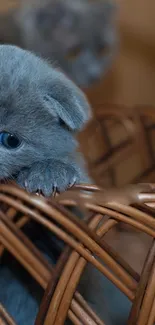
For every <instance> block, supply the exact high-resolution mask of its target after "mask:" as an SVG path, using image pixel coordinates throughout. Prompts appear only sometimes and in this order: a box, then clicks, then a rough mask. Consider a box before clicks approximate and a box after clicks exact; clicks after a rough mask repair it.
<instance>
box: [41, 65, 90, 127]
mask: <svg viewBox="0 0 155 325" xmlns="http://www.w3.org/2000/svg"><path fill="white" fill-rule="evenodd" d="M54 74H55V76H54ZM46 86H47V89H46V94H44V105H45V107H46V108H47V109H48V111H49V113H50V114H51V115H52V116H55V117H58V118H59V119H61V120H62V121H63V122H64V123H65V124H66V126H67V127H68V128H69V129H70V130H72V131H78V130H80V129H81V128H82V127H83V125H84V124H85V122H87V121H88V120H89V118H90V117H91V109H90V106H89V103H88V101H87V99H86V97H85V95H84V94H83V92H82V91H81V90H80V89H79V88H78V87H77V86H76V85H75V84H74V83H73V82H72V81H70V80H69V79H68V78H66V77H65V76H64V75H63V74H61V73H59V72H57V71H56V72H55V71H53V78H51V81H50V82H48V84H46Z"/></svg>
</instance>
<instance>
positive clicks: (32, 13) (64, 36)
mask: <svg viewBox="0 0 155 325" xmlns="http://www.w3.org/2000/svg"><path fill="white" fill-rule="evenodd" d="M114 12H115V7H114V5H113V3H111V2H110V1H109V0H106V1H103V0H96V1H92V0H65V1H64V0H46V1H44V2H43V1H41V2H38V1H37V2H36V1H34V5H32V0H30V1H29V2H28V3H27V4H26V5H25V2H24V5H23V7H22V10H21V16H20V18H21V19H20V25H21V28H22V29H23V30H24V36H25V35H26V38H25V39H26V43H27V46H28V48H31V49H32V50H34V51H36V52H38V53H39V54H41V55H43V56H44V57H48V58H54V59H55V60H56V61H57V62H58V64H60V66H61V67H62V68H63V70H64V71H66V72H67V73H68V74H69V75H70V76H71V77H72V78H73V80H74V81H75V82H76V83H78V84H79V85H82V86H83V82H82V80H81V79H82V78H81V77H80V78H79V77H78V76H77V75H78V70H81V71H82V74H87V78H85V79H87V81H86V82H85V83H84V85H85V84H86V85H87V84H89V83H92V82H93V81H94V80H95V79H97V78H99V76H100V74H101V73H102V70H103V68H104V66H103V65H104V62H103V59H104V56H107V52H108V51H109V54H110V52H113V48H115V45H116V37H115V28H114V26H113V25H114V24H113V18H114ZM107 65H108V62H107Z"/></svg>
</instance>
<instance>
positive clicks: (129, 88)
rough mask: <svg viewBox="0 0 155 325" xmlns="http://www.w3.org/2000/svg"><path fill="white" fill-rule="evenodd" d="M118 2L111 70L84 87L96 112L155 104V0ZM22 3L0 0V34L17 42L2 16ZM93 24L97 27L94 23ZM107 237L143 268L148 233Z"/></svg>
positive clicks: (109, 65)
mask: <svg viewBox="0 0 155 325" xmlns="http://www.w3.org/2000/svg"><path fill="white" fill-rule="evenodd" d="M103 1H104V0H103ZM25 2H26V1H25ZM94 2H95V1H94ZM96 2H97V0H96ZM64 3H65V0H64ZM115 3H116V4H117V5H118V9H117V13H116V16H115V28H116V29H117V34H118V46H117V50H116V52H115V51H114V52H115V55H114V56H113V59H112V61H111V63H110V64H108V69H107V70H106V71H103V73H101V76H99V77H98V79H96V80H95V82H94V83H93V84H90V85H87V86H83V85H82V86H81V87H82V88H83V89H84V91H85V92H86V94H87V95H88V98H89V100H90V102H91V104H92V107H93V109H94V111H96V112H97V110H98V109H99V108H101V107H102V105H104V103H107V102H108V103H114V104H123V105H128V106H130V105H131V106H134V105H138V104H143V105H144V104H146V105H154V104H155V16H154V13H155V1H154V0H115ZM18 6H19V1H18V0H16V1H15V0H5V1H4V0H1V1H0V12H1V20H0V35H1V37H2V36H3V37H4V38H5V37H6V36H7V37H11V36H10V35H13V37H15V40H16V43H18V42H19V38H20V42H22V41H23V40H22V39H21V35H19V34H20V31H19V30H18V29H16V32H15V34H16V35H15V34H14V33H12V31H13V30H12V27H11V28H10V29H9V22H10V21H11V20H9V19H8V18H7V19H6V18H5V19H4V20H3V19H2V18H4V17H8V16H7V15H8V12H9V15H10V10H12V9H14V8H18ZM9 17H10V16H9ZM11 24H12V22H11ZM3 25H4V26H3ZM93 26H94V28H96V26H95V25H93V24H92V27H93ZM16 27H17V26H16ZM5 32H6V34H7V35H5ZM90 32H91V31H90ZM2 34H3V35H2ZM8 34H9V35H8ZM7 37H6V38H7ZM86 39H87V37H86ZM20 42H19V43H20ZM114 50H115V49H114ZM112 51H113V48H112ZM76 55H77V53H76ZM103 55H104V54H103ZM73 56H75V53H74V55H73ZM62 64H63V63H62ZM133 165H134V164H133ZM128 167H129V166H128ZM130 168H131V165H130ZM125 172H128V170H127V169H126V171H125ZM122 173H123V170H122ZM107 240H108V241H109V242H110V243H111V244H113V245H114V246H115V249H118V251H121V252H122V255H123V256H124V257H125V258H126V256H127V250H128V262H129V263H131V264H134V267H135V269H136V270H137V271H139V270H140V269H141V267H142V264H143V260H144V256H145V253H146V251H147V247H148V246H149V244H150V239H149V238H148V236H144V235H143V234H140V233H139V235H137V233H135V232H132V231H131V230H129V229H128V230H127V229H126V232H125V233H123V234H122V235H120V232H118V231H116V232H115V233H112V234H110V235H109V238H107ZM129 243H130V244H129ZM127 246H128V248H127ZM133 253H134V255H133Z"/></svg>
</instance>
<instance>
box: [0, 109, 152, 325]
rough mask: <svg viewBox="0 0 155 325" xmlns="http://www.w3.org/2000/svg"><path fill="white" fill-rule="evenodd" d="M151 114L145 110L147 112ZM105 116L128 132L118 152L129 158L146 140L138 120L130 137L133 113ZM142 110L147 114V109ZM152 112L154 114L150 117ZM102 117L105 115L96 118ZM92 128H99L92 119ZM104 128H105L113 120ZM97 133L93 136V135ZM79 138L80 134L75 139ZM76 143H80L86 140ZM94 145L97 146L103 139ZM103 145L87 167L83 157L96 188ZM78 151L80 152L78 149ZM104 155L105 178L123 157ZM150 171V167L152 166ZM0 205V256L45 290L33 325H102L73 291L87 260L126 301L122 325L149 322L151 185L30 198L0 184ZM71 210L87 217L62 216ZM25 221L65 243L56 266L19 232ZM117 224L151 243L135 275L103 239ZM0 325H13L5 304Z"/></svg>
mask: <svg viewBox="0 0 155 325" xmlns="http://www.w3.org/2000/svg"><path fill="white" fill-rule="evenodd" d="M150 111H151V110H148V112H150ZM111 112H112V114H113V117H115V116H116V117H117V118H119V121H120V123H123V125H124V126H125V130H126V129H127V130H128V132H129V133H130V145H129V143H128V141H127V142H126V145H127V150H126V151H125V149H124V148H125V144H124V146H123V147H121V146H119V147H117V150H118V149H119V150H120V152H121V154H123V156H124V155H125V157H127V154H130V152H131V150H135V148H137V147H136V146H137V142H138V141H137V138H138V139H140V137H141V135H142V134H143V137H144V134H145V133H144V129H143V130H142V124H141V123H140V118H139V115H137V117H136V120H135V123H138V125H139V129H140V131H139V132H137V130H138V129H136V131H135V125H137V124H134V118H135V115H134V114H133V115H132V111H130V115H129V117H128V115H126V114H125V113H124V112H125V111H118V112H116V111H114V110H110V109H109V111H108V114H109V115H110V114H111ZM143 112H144V113H145V112H146V110H143ZM152 113H153V114H154V112H153V111H152ZM108 114H107V113H106V111H105V112H104V113H103V115H102V116H107V115H108ZM96 119H97V118H96ZM152 120H153V118H152ZM148 121H149V118H148V119H147V118H146V119H145V122H148ZM114 122H115V121H114ZM92 123H96V122H92ZM97 123H98V125H99V126H100V124H99V122H98V121H97ZM109 123H110V127H111V125H113V121H110V122H109ZM114 124H115V123H114ZM93 125H94V124H93ZM151 125H152V124H151ZM149 127H150V124H149ZM88 129H89V130H90V125H88V126H87V129H86V130H85V131H84V134H85V132H87V131H88ZM90 131H91V130H90ZM134 132H136V134H137V135H139V137H136V141H134V136H133V134H134ZM140 132H142V133H140ZM90 134H93V132H90ZM96 134H97V135H98V133H96ZM93 136H94V135H93ZM81 137H82V135H81V136H80V141H81ZM82 138H83V139H84V137H82ZM104 139H105V138H104ZM104 139H103V140H104ZM89 140H90V143H89V145H90V148H91V150H92V148H93V137H92V141H91V138H90V137H89ZM100 140H102V138H101V139H100ZM144 140H145V139H144ZM82 141H84V140H82ZM82 141H81V142H82ZM82 143H84V142H82ZM99 143H100V144H101V141H100V142H99ZM106 145H107V143H106ZM103 146H104V142H103V143H102V146H101V147H99V146H98V147H97V146H96V148H100V149H101V150H100V151H98V150H96V152H95V151H92V157H93V159H94V160H93V159H92V161H91V165H90V157H89V155H88V153H89V152H88V151H87V158H88V165H89V167H91V168H90V173H91V174H92V175H93V177H94V179H95V180H96V182H97V184H98V185H102V184H103V183H102V182H101V181H100V179H101V180H102V179H103V177H102V178H100V177H101V173H100V170H99V169H98V170H97V171H98V173H96V172H94V171H95V170H96V169H95V168H96V167H95V168H94V161H96V160H95V158H96V156H95V154H96V153H99V155H98V158H100V157H102V153H103ZM130 147H131V148H132V149H131V148H130ZM82 148H85V146H84V145H83V146H82ZM96 148H95V149H96ZM106 148H107V147H106ZM122 148H123V149H122ZM87 149H88V147H87ZM129 149H130V150H129ZM143 149H144V150H143ZM136 150H137V149H136ZM146 150H147V145H146V146H145V147H144V148H143V147H142V156H141V157H142V161H143V162H144V163H146V164H144V165H143V166H145V167H146V168H148V165H147V162H148V161H150V160H149V159H150V158H149V155H147V156H146ZM110 152H111V154H112V156H110V155H109V154H108V155H107V156H106V157H107V160H104V163H103V164H102V166H104V164H105V167H103V170H104V171H107V169H108V168H110V176H111V175H113V173H112V174H111V170H112V168H113V166H115V164H116V162H120V160H121V159H120V158H121V157H119V156H117V155H115V151H113V150H111V149H110ZM120 152H119V154H120ZM134 152H135V151H134ZM147 153H148V152H147ZM113 154H114V156H113ZM111 157H112V158H113V157H115V159H113V160H112V162H113V163H115V164H114V165H112V163H111V160H110V159H111ZM116 158H118V160H117V159H116ZM143 158H144V159H143ZM146 158H147V159H148V160H147V159H146ZM107 161H108V164H107V163H106V162H107ZM101 162H102V161H101ZM96 165H97V164H96ZM100 166H101V164H100ZM109 166H110V167H109ZM150 166H151V168H152V166H153V163H151V165H150ZM101 171H102V168H101ZM108 172H109V170H108ZM150 175H151V174H150ZM99 176H100V177H99ZM109 179H110V178H109ZM102 188H103V187H102ZM0 200H1V211H0V242H1V246H0V253H1V255H2V254H3V251H4V248H5V249H7V250H8V251H9V252H10V253H11V254H12V255H13V256H14V257H15V258H16V259H17V260H18V261H19V262H20V263H21V264H22V265H23V266H24V268H25V269H26V270H27V271H28V272H29V273H30V275H31V276H32V277H33V278H35V279H36V281H37V282H38V283H39V284H40V285H41V287H42V288H43V289H44V291H45V293H44V297H43V300H42V303H41V306H40V309H39V312H38V316H37V319H36V322H35V325H43V324H44V325H52V324H56V325H62V324H64V321H65V319H66V318H67V317H68V318H69V319H70V320H71V321H72V323H73V324H75V325H81V324H84V325H90V324H91V325H103V324H104V323H103V321H102V320H100V319H99V317H98V315H96V314H95V313H94V311H93V310H92V309H91V308H90V307H89V306H88V304H87V302H86V301H85V300H84V298H83V297H82V295H81V294H80V293H79V292H78V291H77V285H78V282H79V280H80V278H81V275H82V273H83V271H84V268H85V266H86V264H87V263H88V262H89V263H92V264H93V265H94V266H95V267H96V268H97V269H98V270H99V271H100V272H101V273H103V275H104V276H106V277H107V278H108V279H109V280H110V281H111V282H112V283H113V284H114V285H115V286H116V287H117V288H118V289H119V290H120V291H122V292H123V293H124V294H125V295H126V297H127V298H128V299H129V300H130V301H131V302H132V308H131V311H130V315H129V319H128V325H153V324H154V322H155V242H154V236H155V219H154V214H155V185H154V184H150V185H148V184H144V185H143V184H142V185H135V186H128V187H125V188H123V190H122V189H111V190H110V189H109V190H104V189H99V188H97V187H96V186H89V185H83V186H82V185H81V186H76V187H75V188H73V189H70V190H69V191H67V192H65V193H63V194H60V195H58V196H56V197H55V198H51V199H45V198H43V197H40V196H37V195H30V194H28V193H26V192H24V191H23V190H21V189H18V188H17V187H16V186H14V185H0ZM73 206H74V207H75V206H77V207H78V209H80V210H82V213H84V214H85V218H84V220H83V221H81V220H79V219H78V218H77V217H76V216H75V215H74V214H73V213H71V212H69V211H68V207H73ZM30 220H35V221H36V222H37V223H39V224H41V225H42V227H45V228H47V229H49V230H50V231H51V232H52V233H54V234H55V235H56V236H57V237H58V238H60V239H62V240H63V241H64V242H65V244H66V245H65V249H64V250H63V251H62V253H61V255H60V258H59V259H58V261H57V264H56V266H55V267H53V266H52V265H50V263H49V261H47V260H46V258H45V257H44V256H43V254H42V253H41V252H40V251H39V250H38V249H37V248H36V247H35V246H34V245H33V244H32V242H31V241H30V240H29V239H28V238H27V237H26V236H25V234H24V233H23V231H22V228H23V226H24V225H25V224H26V223H29V222H30ZM120 222H123V223H125V224H127V225H130V226H132V227H133V228H134V229H135V230H137V231H141V232H143V233H145V234H147V235H148V236H149V237H150V238H151V239H152V240H151V245H150V248H149V250H148V253H147V257H146V259H145V262H144V265H143V270H142V272H141V273H137V272H135V270H134V269H133V268H132V266H131V265H130V264H129V263H127V262H126V261H125V260H124V259H123V258H122V257H121V256H120V254H118V253H116V251H115V250H114V249H113V248H112V246H111V245H109V244H107V241H106V240H105V236H106V235H107V234H108V233H109V232H110V231H111V230H112V229H113V228H115V227H116V225H117V224H119V223H120ZM120 308H121V306H120ZM0 324H3V325H4V324H5V325H15V323H14V321H13V320H12V319H11V318H10V316H9V315H8V314H7V311H5V310H4V308H3V306H1V307H0Z"/></svg>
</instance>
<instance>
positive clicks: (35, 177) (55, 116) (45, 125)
mask: <svg viewBox="0 0 155 325" xmlns="http://www.w3.org/2000/svg"><path fill="white" fill-rule="evenodd" d="M89 112H90V108H89V104H88V102H87V100H86V98H85V96H84V95H83V93H82V92H81V91H80V90H79V89H78V88H77V87H76V86H75V85H74V84H73V83H72V82H71V81H70V80H68V79H67V78H66V77H65V76H64V75H63V74H62V73H60V72H59V71H57V70H56V69H54V68H53V67H52V66H51V65H49V64H48V63H46V62H44V61H43V60H42V59H40V58H38V57H36V56H35V55H34V54H32V53H30V52H28V51H25V50H22V49H20V48H18V47H14V46H7V45H3V46H2V45H1V46H0V179H4V178H10V177H11V178H15V179H16V181H17V182H18V184H19V185H20V186H22V187H24V188H26V189H27V190H28V191H31V192H35V191H37V190H41V191H42V192H43V193H44V194H45V195H50V194H51V193H52V191H53V190H55V189H58V190H59V191H63V190H65V189H66V188H67V187H68V186H70V185H72V184H73V183H74V182H80V181H82V180H84V177H85V176H84V168H83V166H82V165H83V164H82V159H81V157H79V156H77V153H76V147H77V143H76V140H75V137H74V135H75V133H76V131H78V130H79V129H81V128H82V127H83V125H84V123H85V122H86V121H87V119H88V118H89V115H90V113H89ZM81 164H82V165H81ZM43 231H44V230H43V229H41V230H40V231H39V230H38V227H37V225H36V224H34V225H33V227H32V234H33V236H32V237H33V238H32V239H33V242H34V243H35V244H36V241H37V243H38V245H39V247H40V245H41V246H42V245H43V246H44V245H45V249H44V252H45V254H46V256H47V255H48V256H49V257H50V259H51V261H52V262H53V257H52V256H53V255H52V254H53V251H54V249H55V245H54V244H53V243H52V244H50V242H51V240H52V235H51V234H50V236H49V234H48V233H46V234H45V235H44V236H43ZM28 234H29V231H28ZM42 236H43V238H42ZM34 237H35V238H34ZM49 237H50V238H49ZM51 255H52V256H51ZM8 265H9V268H8ZM108 288H110V284H108V280H106V279H105V278H104V277H103V275H102V274H101V273H100V272H98V271H96V270H95V269H94V268H93V267H89V266H88V267H87V269H86V272H85V273H84V276H83V278H82V282H81V285H80V291H81V292H82V293H83V295H84V297H85V298H86V299H87V300H88V302H89V303H90V304H91V306H92V307H93V309H94V310H95V311H96V312H97V314H98V315H99V316H100V317H101V318H102V319H104V320H105V321H106V325H109V324H111V322H110V321H109V315H108V313H107V311H106V308H107V307H106V306H105V301H104V292H106V291H107V295H106V296H107V298H108V297H109V302H110V303H112V307H111V310H112V312H113V319H114V320H115V319H116V316H118V315H117V314H119V317H120V312H119V311H118V309H117V307H116V306H117V303H118V297H119V296H118V294H117V290H116V289H114V290H113V289H110V291H109V289H108ZM42 294H43V293H42V290H41V288H40V287H39V286H37V284H36V283H35V281H33V279H32V278H31V277H29V276H28V275H27V273H26V272H25V271H24V270H23V269H22V268H21V266H20V265H19V264H18V263H16V262H15V261H12V259H11V258H10V257H9V260H8V261H7V263H5V259H4V260H2V264H1V265H0V302H1V303H2V304H4V306H5V307H6V308H7V310H8V311H9V313H10V314H11V315H12V316H13V317H14V318H15V319H16V321H17V324H18V325H33V324H34V321H35V317H36V313H37V309H38V305H39V303H40V301H41V297H42ZM120 299H122V297H121V298H120ZM122 300H123V301H124V298H123V299H122ZM125 304H126V301H125ZM122 305H123V303H122ZM122 305H121V306H122ZM122 308H123V307H122ZM125 308H126V307H125ZM127 308H128V305H127ZM125 313H126V309H125ZM121 316H122V314H121ZM121 318H122V317H121ZM114 324H115V323H114ZM118 324H119V325H120V324H121V321H120V319H119V321H118Z"/></svg>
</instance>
